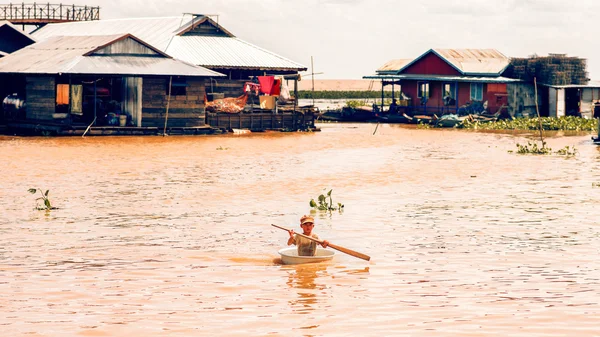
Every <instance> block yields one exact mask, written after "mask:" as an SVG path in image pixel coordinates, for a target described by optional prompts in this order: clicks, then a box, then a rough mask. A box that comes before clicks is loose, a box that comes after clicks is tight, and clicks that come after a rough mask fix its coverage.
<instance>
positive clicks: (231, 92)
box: [205, 78, 250, 97]
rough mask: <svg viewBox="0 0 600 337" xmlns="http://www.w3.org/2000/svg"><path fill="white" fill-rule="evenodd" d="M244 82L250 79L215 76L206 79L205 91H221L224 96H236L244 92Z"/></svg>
mask: <svg viewBox="0 0 600 337" xmlns="http://www.w3.org/2000/svg"><path fill="white" fill-rule="evenodd" d="M246 82H250V80H230V79H221V78H217V79H216V80H212V81H211V80H210V79H208V80H206V82H205V86H206V92H207V93H210V92H215V93H222V94H224V97H238V96H241V95H243V94H244V83H246ZM211 83H212V86H211ZM211 90H212V91H211Z"/></svg>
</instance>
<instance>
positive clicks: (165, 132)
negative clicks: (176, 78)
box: [163, 76, 173, 137]
mask: <svg viewBox="0 0 600 337" xmlns="http://www.w3.org/2000/svg"><path fill="white" fill-rule="evenodd" d="M172 83H173V76H169V95H168V96H167V112H166V114H165V126H164V127H163V137H164V136H166V135H167V122H168V120H169V104H170V103H171V84H172Z"/></svg>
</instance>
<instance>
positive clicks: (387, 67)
mask: <svg viewBox="0 0 600 337" xmlns="http://www.w3.org/2000/svg"><path fill="white" fill-rule="evenodd" d="M410 61H412V59H397V60H391V61H388V62H387V63H386V64H384V65H383V66H381V67H380V68H379V69H377V73H379V74H384V73H397V72H398V71H399V70H400V69H402V68H404V66H405V65H407V64H409V63H410Z"/></svg>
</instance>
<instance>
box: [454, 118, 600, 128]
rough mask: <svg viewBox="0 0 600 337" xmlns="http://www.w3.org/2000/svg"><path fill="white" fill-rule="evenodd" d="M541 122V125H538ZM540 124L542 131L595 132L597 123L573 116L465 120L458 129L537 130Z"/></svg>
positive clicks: (595, 120) (593, 120)
mask: <svg viewBox="0 0 600 337" xmlns="http://www.w3.org/2000/svg"><path fill="white" fill-rule="evenodd" d="M540 122H541V123H540ZM540 124H541V127H542V129H543V130H552V131H560V130H562V131H596V130H597V129H598V121H597V119H596V118H593V119H586V118H581V117H575V116H566V117H559V118H555V117H540V118H539V119H538V118H537V117H534V118H514V119H511V120H499V121H495V122H491V121H490V122H487V121H485V122H484V121H477V120H475V121H470V120H468V119H465V120H464V121H463V122H462V123H461V124H460V127H462V128H465V129H477V130H538V129H539V128H540Z"/></svg>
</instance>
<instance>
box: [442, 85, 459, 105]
mask: <svg viewBox="0 0 600 337" xmlns="http://www.w3.org/2000/svg"><path fill="white" fill-rule="evenodd" d="M442 92H443V93H444V95H443V96H442V99H443V100H444V105H446V106H448V105H456V85H455V84H454V83H444V84H442Z"/></svg>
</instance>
